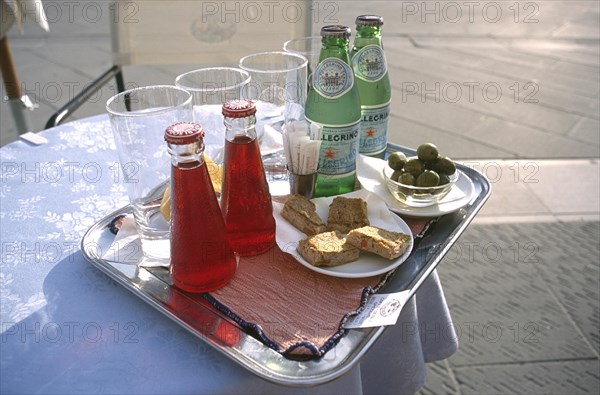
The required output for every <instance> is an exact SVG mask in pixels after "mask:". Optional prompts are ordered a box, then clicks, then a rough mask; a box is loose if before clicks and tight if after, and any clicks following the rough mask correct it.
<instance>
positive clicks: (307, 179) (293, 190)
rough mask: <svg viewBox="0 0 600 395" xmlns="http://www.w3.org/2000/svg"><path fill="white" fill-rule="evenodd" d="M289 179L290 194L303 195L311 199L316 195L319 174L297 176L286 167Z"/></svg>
mask: <svg viewBox="0 0 600 395" xmlns="http://www.w3.org/2000/svg"><path fill="white" fill-rule="evenodd" d="M286 169H287V172H288V179H289V181H290V194H292V195H295V194H298V195H302V196H304V197H306V198H308V199H311V198H312V197H313V195H314V193H315V181H316V180H317V173H311V174H296V173H293V172H292V171H290V168H289V166H286Z"/></svg>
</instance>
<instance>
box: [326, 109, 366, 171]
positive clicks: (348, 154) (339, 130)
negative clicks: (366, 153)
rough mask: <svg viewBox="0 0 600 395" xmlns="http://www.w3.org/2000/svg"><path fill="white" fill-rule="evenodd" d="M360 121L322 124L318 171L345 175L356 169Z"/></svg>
mask: <svg viewBox="0 0 600 395" xmlns="http://www.w3.org/2000/svg"><path fill="white" fill-rule="evenodd" d="M359 127H360V121H359V122H356V123H353V124H349V125H336V126H327V125H323V137H322V142H321V151H320V153H319V173H320V174H324V175H327V176H347V175H348V174H350V173H353V172H355V171H356V155H357V154H358V144H357V142H358V140H359Z"/></svg>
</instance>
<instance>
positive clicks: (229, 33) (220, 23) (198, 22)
mask: <svg viewBox="0 0 600 395" xmlns="http://www.w3.org/2000/svg"><path fill="white" fill-rule="evenodd" d="M311 7H312V0H309V1H302V2H290V3H284V4H281V3H276V2H243V1H231V0H226V1H218V2H216V1H214V2H213V1H191V0H169V1H153V0H142V1H136V2H132V1H128V0H123V1H112V2H111V4H110V5H109V10H110V24H111V38H112V58H113V59H112V63H113V65H112V66H111V67H110V68H109V69H108V70H107V71H105V72H104V73H103V74H102V75H100V76H99V77H98V78H97V79H96V80H94V81H93V82H92V83H91V84H90V85H89V86H87V87H86V88H85V89H83V90H82V91H81V92H80V93H79V94H78V95H76V96H75V97H74V98H73V99H72V100H71V101H69V102H68V103H67V104H65V105H64V106H63V107H62V108H60V109H59V110H58V111H57V112H55V113H54V114H53V115H52V116H51V117H50V119H49V120H48V122H47V123H46V128H50V127H53V126H56V125H59V124H60V123H62V122H64V121H65V120H66V119H67V117H69V116H70V115H71V114H72V113H73V112H74V111H75V110H76V109H77V108H79V107H80V106H81V105H82V104H83V103H85V101H86V100H88V99H89V98H91V97H92V96H93V95H95V93H96V92H97V90H98V89H100V88H101V87H102V86H103V85H105V84H106V83H107V82H108V81H110V80H111V79H112V78H115V80H116V83H117V90H118V91H119V92H123V91H124V90H125V82H124V78H123V68H124V67H125V66H136V65H183V64H189V65H194V66H195V67H205V66H209V65H210V66H215V65H227V66H232V65H233V66H237V64H238V61H239V59H240V58H241V57H243V56H245V55H248V54H250V53H253V52H260V51H278V50H281V48H282V45H283V42H285V41H286V40H288V39H290V38H295V37H302V36H308V35H310V34H311V28H312V25H311V23H312V18H311V15H312V8H311Z"/></svg>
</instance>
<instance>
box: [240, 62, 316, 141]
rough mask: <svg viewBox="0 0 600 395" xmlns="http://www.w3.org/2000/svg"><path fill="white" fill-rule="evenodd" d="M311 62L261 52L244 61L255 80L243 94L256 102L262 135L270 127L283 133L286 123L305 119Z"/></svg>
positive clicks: (246, 68) (258, 127) (242, 64)
mask: <svg viewBox="0 0 600 395" xmlns="http://www.w3.org/2000/svg"><path fill="white" fill-rule="evenodd" d="M307 63H308V62H307V60H306V58H305V57H304V56H302V55H298V54H294V53H287V52H283V51H279V52H261V53H256V54H252V55H248V56H245V57H243V58H242V59H240V68H241V69H243V70H245V71H247V72H248V73H249V74H250V78H251V80H250V83H249V84H248V85H247V86H246V87H245V88H244V90H243V95H244V98H245V99H250V100H255V101H256V107H257V113H256V115H257V121H256V129H257V132H258V135H259V136H260V135H263V134H264V133H265V127H267V126H268V127H271V128H273V129H274V130H276V131H278V132H281V131H282V126H283V124H284V122H285V123H288V122H292V121H294V120H303V119H304V104H305V102H306V82H307V79H306V65H307Z"/></svg>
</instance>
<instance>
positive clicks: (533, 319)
mask: <svg viewBox="0 0 600 395" xmlns="http://www.w3.org/2000/svg"><path fill="white" fill-rule="evenodd" d="M576 225H577V223H573V225H572V226H576ZM580 226H581V225H580ZM547 228H549V227H548V224H547V223H525V224H523V223H521V224H496V225H477V224H473V225H471V227H469V228H468V229H467V231H466V232H465V233H464V234H463V236H461V238H460V239H459V241H458V242H457V244H456V245H455V246H454V247H453V248H452V249H451V251H450V252H449V253H448V254H447V256H446V257H445V258H444V260H443V261H442V263H441V264H440V266H439V269H438V272H439V275H440V279H441V282H442V284H443V285H444V289H445V293H446V297H447V300H448V303H449V308H450V311H451V314H452V319H453V322H454V328H455V330H456V333H457V336H458V340H459V350H458V352H457V353H456V354H455V355H454V356H452V357H451V358H450V360H449V362H450V366H451V367H452V368H453V369H454V368H458V367H461V366H470V365H484V364H503V363H524V362H535V361H540V362H542V361H554V360H562V359H579V358H595V357H597V354H596V352H595V350H594V349H593V348H592V347H590V343H589V342H588V341H587V338H585V337H584V336H583V335H582V333H581V330H580V328H579V327H578V326H577V325H576V324H575V323H574V322H573V320H572V319H571V318H570V316H568V315H567V314H565V307H564V306H563V305H562V304H561V303H560V302H559V301H558V300H557V299H556V298H555V297H554V296H553V293H552V292H549V290H548V287H549V284H548V283H547V282H546V281H545V280H544V279H543V278H542V277H540V275H539V273H538V267H546V266H551V265H552V266H560V265H563V264H565V263H564V260H563V259H558V258H557V256H556V254H555V249H554V248H550V247H549V246H550V245H552V243H554V244H556V243H558V242H559V240H561V241H562V240H563V238H564V235H566V234H568V233H567V232H566V230H565V229H567V228H558V230H557V228H549V229H554V230H556V232H550V231H549V232H543V230H544V229H547ZM547 233H551V234H553V235H554V236H553V237H552V238H549V237H548V236H549V235H548V234H547ZM580 233H581V234H585V232H580ZM596 241H597V237H596V235H594V234H588V235H587V236H586V237H585V239H583V240H581V242H582V243H595V242H596ZM563 248H564V249H565V250H567V249H568V250H569V251H575V250H576V249H577V248H578V246H577V245H569V246H564V247H563ZM586 258H587V259H594V258H597V255H594V251H590V252H589V253H588V255H587V257H586ZM587 259H586V260H584V261H581V262H579V263H578V264H580V265H584V264H585V265H587ZM575 264H576V263H575V262H573V263H571V265H575ZM444 333H446V332H445V331H444V328H440V335H444Z"/></svg>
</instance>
